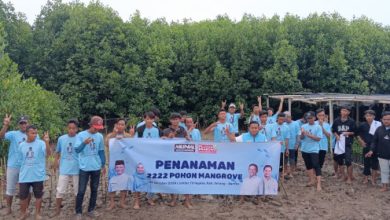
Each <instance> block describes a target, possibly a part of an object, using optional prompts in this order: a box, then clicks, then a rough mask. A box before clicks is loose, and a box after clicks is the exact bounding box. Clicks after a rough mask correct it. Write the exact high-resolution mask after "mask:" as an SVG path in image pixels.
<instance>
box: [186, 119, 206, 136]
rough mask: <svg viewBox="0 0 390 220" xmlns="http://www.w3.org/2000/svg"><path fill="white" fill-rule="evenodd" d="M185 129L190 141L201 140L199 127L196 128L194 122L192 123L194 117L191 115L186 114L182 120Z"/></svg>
mask: <svg viewBox="0 0 390 220" xmlns="http://www.w3.org/2000/svg"><path fill="white" fill-rule="evenodd" d="M184 123H185V125H186V129H187V133H188V135H189V136H190V139H191V140H192V141H201V140H202V135H201V134H200V131H199V129H197V128H196V123H194V119H193V118H192V117H191V116H187V118H186V120H185V121H184Z"/></svg>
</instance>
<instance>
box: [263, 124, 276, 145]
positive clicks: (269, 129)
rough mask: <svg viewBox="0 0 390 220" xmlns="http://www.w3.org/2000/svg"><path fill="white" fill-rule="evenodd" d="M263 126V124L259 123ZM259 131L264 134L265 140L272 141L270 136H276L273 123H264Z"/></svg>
mask: <svg viewBox="0 0 390 220" xmlns="http://www.w3.org/2000/svg"><path fill="white" fill-rule="evenodd" d="M261 126H264V125H261ZM260 132H261V133H263V134H264V135H265V137H266V138H267V141H272V138H276V130H275V124H266V125H265V126H264V127H263V128H262V129H261V130H260Z"/></svg>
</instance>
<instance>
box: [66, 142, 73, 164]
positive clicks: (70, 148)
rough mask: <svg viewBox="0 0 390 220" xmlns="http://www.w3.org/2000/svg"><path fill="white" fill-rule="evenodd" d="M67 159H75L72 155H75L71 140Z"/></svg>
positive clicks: (67, 149)
mask: <svg viewBox="0 0 390 220" xmlns="http://www.w3.org/2000/svg"><path fill="white" fill-rule="evenodd" d="M66 153H67V154H66V159H68V160H72V159H73V157H72V155H73V145H72V143H71V142H69V143H68V146H67V147H66Z"/></svg>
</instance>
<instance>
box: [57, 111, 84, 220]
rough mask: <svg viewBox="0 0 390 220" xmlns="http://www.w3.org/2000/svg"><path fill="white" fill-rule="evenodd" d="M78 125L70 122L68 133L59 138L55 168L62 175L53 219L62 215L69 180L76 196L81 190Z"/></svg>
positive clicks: (73, 121) (76, 122)
mask: <svg viewBox="0 0 390 220" xmlns="http://www.w3.org/2000/svg"><path fill="white" fill-rule="evenodd" d="M78 125H79V123H78V121H77V120H75V119H71V120H69V121H68V126H67V129H68V133H67V134H65V135H62V136H61V137H59V138H58V142H57V148H56V158H55V165H54V167H55V169H57V168H58V167H59V168H60V170H59V171H60V175H59V177H58V183H57V194H56V212H55V214H54V216H52V217H56V216H59V215H60V212H61V206H62V199H63V197H64V195H65V194H66V192H67V190H68V185H69V180H72V181H73V192H74V194H73V195H74V196H77V191H78V189H79V171H80V168H79V157H78V155H77V153H76V151H75V149H74V146H75V144H76V135H77V131H78V128H79V126H78Z"/></svg>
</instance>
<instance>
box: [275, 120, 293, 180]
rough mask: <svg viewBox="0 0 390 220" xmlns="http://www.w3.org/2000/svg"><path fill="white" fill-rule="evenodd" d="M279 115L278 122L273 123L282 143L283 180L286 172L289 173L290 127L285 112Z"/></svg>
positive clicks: (280, 166) (281, 166)
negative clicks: (285, 122) (286, 122)
mask: <svg viewBox="0 0 390 220" xmlns="http://www.w3.org/2000/svg"><path fill="white" fill-rule="evenodd" d="M277 116H278V117H277V121H276V122H277V123H276V124H273V126H275V131H276V140H277V141H279V142H280V145H281V149H280V150H281V152H280V165H279V170H280V171H281V172H282V180H284V175H285V172H287V173H289V172H288V170H287V161H288V154H289V151H288V142H289V139H290V129H289V128H288V126H287V125H286V124H284V121H285V119H286V116H285V114H283V113H280V114H278V115H277Z"/></svg>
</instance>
